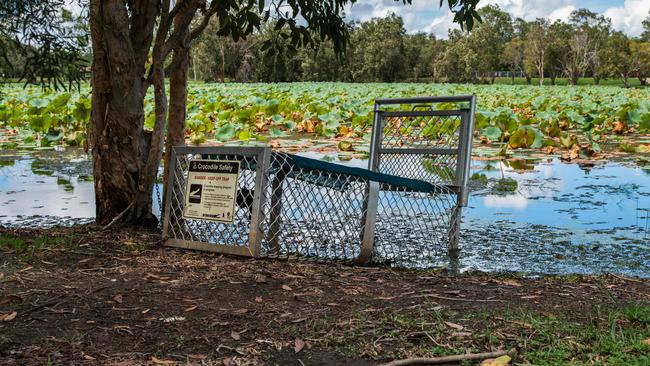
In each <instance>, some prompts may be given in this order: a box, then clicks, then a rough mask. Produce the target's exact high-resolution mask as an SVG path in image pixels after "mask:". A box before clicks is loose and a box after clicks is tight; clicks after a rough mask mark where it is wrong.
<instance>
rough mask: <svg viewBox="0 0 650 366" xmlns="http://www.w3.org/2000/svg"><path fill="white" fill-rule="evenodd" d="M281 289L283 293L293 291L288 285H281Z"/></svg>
mask: <svg viewBox="0 0 650 366" xmlns="http://www.w3.org/2000/svg"><path fill="white" fill-rule="evenodd" d="M282 289H283V290H285V291H293V289H292V288H291V287H289V286H288V285H282Z"/></svg>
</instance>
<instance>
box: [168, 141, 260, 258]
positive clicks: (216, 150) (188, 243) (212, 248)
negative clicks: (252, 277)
mask: <svg viewBox="0 0 650 366" xmlns="http://www.w3.org/2000/svg"><path fill="white" fill-rule="evenodd" d="M179 155H201V157H202V158H204V156H205V155H207V156H209V155H238V156H248V157H255V158H256V162H257V168H256V171H255V188H254V197H253V206H252V209H251V217H250V231H249V235H248V247H233V246H228V245H221V244H208V243H203V242H200V241H197V240H184V239H178V238H176V237H172V236H170V220H171V219H172V215H171V209H172V199H173V196H174V193H175V189H181V192H184V189H185V187H177V183H178V182H176V169H177V165H176V161H177V157H178V156H179ZM270 156H271V149H270V148H267V147H237V146H219V147H216V146H215V147H189V146H174V147H173V148H172V159H171V165H170V170H169V171H170V174H171V177H170V181H169V182H168V187H171V189H168V190H167V192H166V194H165V211H164V221H163V229H162V238H163V242H164V244H165V245H166V246H170V247H177V248H186V249H195V250H203V251H209V252H219V253H224V254H233V255H241V256H247V257H255V258H257V257H259V255H260V241H261V237H262V233H261V232H260V220H261V217H260V215H261V212H262V206H263V205H264V198H265V197H264V194H263V189H262V187H264V186H265V185H266V176H265V167H267V166H268V165H269V161H270Z"/></svg>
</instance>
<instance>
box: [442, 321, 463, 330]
mask: <svg viewBox="0 0 650 366" xmlns="http://www.w3.org/2000/svg"><path fill="white" fill-rule="evenodd" d="M445 324H447V326H448V327H450V328H454V329H456V330H463V329H465V327H463V326H462V325H460V324H456V323H452V322H445Z"/></svg>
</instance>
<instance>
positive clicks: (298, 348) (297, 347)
mask: <svg viewBox="0 0 650 366" xmlns="http://www.w3.org/2000/svg"><path fill="white" fill-rule="evenodd" d="M303 348H305V341H303V340H302V339H300V338H296V340H295V341H294V346H293V350H294V351H295V352H296V353H298V352H300V351H302V349H303Z"/></svg>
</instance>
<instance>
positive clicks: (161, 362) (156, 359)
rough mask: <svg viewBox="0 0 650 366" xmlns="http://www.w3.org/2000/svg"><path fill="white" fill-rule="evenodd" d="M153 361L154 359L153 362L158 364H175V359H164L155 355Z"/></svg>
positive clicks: (152, 357)
mask: <svg viewBox="0 0 650 366" xmlns="http://www.w3.org/2000/svg"><path fill="white" fill-rule="evenodd" d="M151 361H153V363H155V364H156V365H173V364H174V361H170V360H163V359H160V358H157V357H155V356H151Z"/></svg>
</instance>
